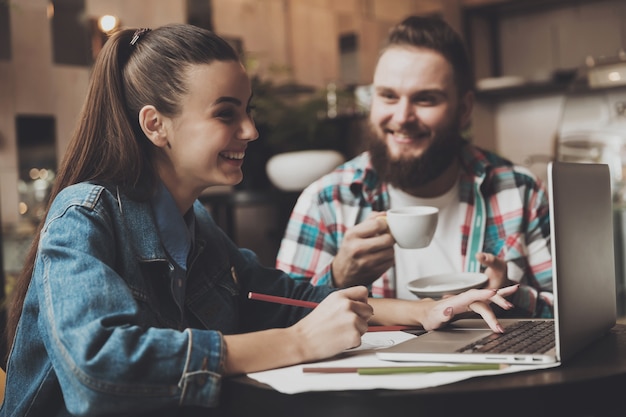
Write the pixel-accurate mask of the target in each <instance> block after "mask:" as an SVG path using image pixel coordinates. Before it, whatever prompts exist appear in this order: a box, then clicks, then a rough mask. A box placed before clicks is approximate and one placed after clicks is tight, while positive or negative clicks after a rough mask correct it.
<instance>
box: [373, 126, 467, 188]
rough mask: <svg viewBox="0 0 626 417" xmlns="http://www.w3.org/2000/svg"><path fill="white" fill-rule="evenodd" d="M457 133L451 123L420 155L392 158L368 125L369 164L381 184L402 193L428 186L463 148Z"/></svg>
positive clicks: (374, 130)
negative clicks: (370, 162)
mask: <svg viewBox="0 0 626 417" xmlns="http://www.w3.org/2000/svg"><path fill="white" fill-rule="evenodd" d="M459 132H460V130H459V124H458V123H456V122H455V123H452V124H450V125H448V126H447V127H446V128H444V129H441V130H439V131H437V132H435V138H434V141H433V142H432V144H431V145H430V146H429V147H428V149H426V151H424V153H423V154H422V155H421V156H419V157H415V158H412V157H403V156H400V157H398V158H394V157H392V156H391V154H390V153H389V149H388V148H387V143H386V141H385V139H384V138H383V137H381V136H380V134H379V133H378V131H377V130H376V129H375V128H374V126H371V125H370V138H369V152H370V157H371V161H372V165H373V167H374V169H375V170H376V172H377V173H378V176H379V177H380V179H381V181H383V182H387V183H389V184H391V185H392V186H394V187H396V188H399V189H401V190H411V189H413V188H415V187H419V186H422V185H424V184H428V183H429V182H431V181H432V180H434V179H435V178H437V177H438V176H440V175H441V174H442V173H443V172H444V171H445V170H446V168H448V167H449V166H450V164H451V163H452V161H454V159H455V158H457V157H458V156H459V153H460V149H461V147H462V146H463V140H462V138H461V135H460V133H459Z"/></svg>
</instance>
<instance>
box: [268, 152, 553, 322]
mask: <svg viewBox="0 0 626 417" xmlns="http://www.w3.org/2000/svg"><path fill="white" fill-rule="evenodd" d="M461 160H462V172H461V176H460V191H459V192H460V203H461V206H462V207H461V209H462V210H463V211H464V212H465V213H466V215H465V217H464V219H465V220H464V222H463V224H462V225H461V230H460V232H461V235H462V238H461V247H460V248H458V250H460V252H461V257H462V264H463V269H464V271H468V272H477V271H480V270H481V265H480V264H479V263H478V262H477V261H476V260H475V258H474V254H475V253H477V252H479V251H483V252H488V253H492V254H495V255H497V256H499V257H501V258H503V259H505V260H506V261H507V266H508V277H509V279H511V280H513V281H516V282H519V283H520V284H521V286H520V289H519V290H518V291H517V292H516V294H515V295H514V296H513V299H512V302H513V303H514V304H515V305H516V307H517V308H518V309H522V310H524V311H525V312H526V313H527V314H528V315H530V316H534V317H552V316H553V295H552V261H551V259H552V258H551V254H550V212H549V208H548V195H547V191H546V189H545V186H544V185H543V184H542V182H541V181H540V180H539V179H537V178H536V177H535V176H533V175H532V174H531V173H530V172H529V171H528V170H527V169H525V168H522V167H519V166H515V165H513V164H512V163H511V162H510V161H507V160H505V159H503V158H501V157H499V156H497V155H495V154H493V153H491V152H487V151H485V150H482V149H479V148H477V147H475V146H473V145H471V144H467V146H465V147H464V149H463V152H462V157H461ZM388 208H389V193H388V190H387V185H386V184H385V183H382V182H380V181H379V179H378V176H377V174H376V172H375V171H374V170H373V168H372V166H371V163H370V158H369V154H368V153H367V152H365V153H363V154H361V155H359V156H357V157H355V158H354V159H352V160H350V161H348V162H346V163H345V164H343V165H342V166H340V167H338V168H337V169H336V170H335V171H333V172H332V173H330V174H328V175H326V176H324V177H322V178H321V179H319V180H317V181H316V182H314V183H313V184H311V185H310V186H308V187H307V188H306V189H305V190H304V191H303V192H302V194H301V195H300V197H299V198H298V201H297V203H296V205H295V207H294V210H293V212H292V214H291V218H290V220H289V223H288V225H287V229H286V231H285V236H284V237H283V240H282V244H281V247H280V250H279V252H278V257H277V260H276V267H277V268H279V269H282V270H284V271H285V272H287V273H288V274H289V275H290V276H291V277H292V278H294V279H296V280H300V281H305V280H308V281H310V282H311V283H312V284H314V285H331V286H332V285H333V284H332V282H333V281H332V277H331V272H330V265H331V262H332V260H333V257H334V256H335V255H336V254H337V251H338V250H339V246H340V245H341V242H342V240H343V237H344V234H345V232H346V230H347V229H349V228H350V227H352V226H354V225H355V224H357V223H359V222H361V221H363V220H364V219H365V218H366V217H367V216H368V215H369V214H370V213H371V212H372V211H385V210H387V209H388ZM371 292H372V294H373V296H375V297H391V298H393V297H395V296H396V291H395V276H394V268H391V269H389V270H388V271H387V272H385V274H383V276H381V277H380V278H379V279H378V280H376V281H375V282H374V283H373V284H372V286H371Z"/></svg>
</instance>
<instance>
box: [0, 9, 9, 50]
mask: <svg viewBox="0 0 626 417" xmlns="http://www.w3.org/2000/svg"><path fill="white" fill-rule="evenodd" d="M9 23H10V19H9V3H8V1H4V0H0V61H9V60H10V59H11V26H10V25H9Z"/></svg>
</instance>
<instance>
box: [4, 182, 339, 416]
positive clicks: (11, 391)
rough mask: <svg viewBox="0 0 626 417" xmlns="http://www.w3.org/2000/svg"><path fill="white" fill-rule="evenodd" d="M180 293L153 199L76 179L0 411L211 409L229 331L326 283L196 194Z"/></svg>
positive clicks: (282, 314) (38, 276)
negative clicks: (281, 263)
mask: <svg viewBox="0 0 626 417" xmlns="http://www.w3.org/2000/svg"><path fill="white" fill-rule="evenodd" d="M193 210H194V214H195V217H196V222H195V233H194V236H195V240H194V242H193V245H192V246H193V249H192V253H191V256H190V257H189V262H188V268H187V275H186V279H187V283H186V292H185V295H184V300H183V302H177V298H176V297H175V296H174V294H175V291H174V285H175V283H174V282H172V281H173V280H172V277H173V275H174V273H173V271H174V266H173V263H172V262H171V260H170V259H169V258H168V255H167V253H166V252H165V250H164V247H163V243H162V241H161V239H160V238H159V233H158V231H157V226H156V224H155V220H154V214H153V209H152V207H151V204H150V203H149V202H138V201H134V200H132V199H130V198H128V197H126V196H125V195H123V194H121V193H120V192H118V191H117V189H116V188H115V187H111V188H108V187H104V186H102V185H96V184H90V183H81V184H76V185H73V186H70V187H68V188H66V189H64V190H63V191H62V192H61V193H59V195H58V196H57V197H56V198H55V200H54V202H53V204H52V206H51V208H50V211H49V213H48V216H47V218H46V220H45V224H44V227H43V229H42V232H41V239H40V243H39V249H38V253H37V257H36V261H35V267H34V272H33V276H32V281H31V283H30V287H29V289H28V292H27V295H26V300H25V302H24V308H23V311H22V316H21V319H20V322H19V325H18V328H17V333H16V336H15V339H14V343H13V348H12V349H11V352H10V356H9V361H8V366H7V386H6V394H5V401H4V404H3V406H2V409H0V417H5V416H7V417H8V416H11V417H15V416H31V417H35V416H46V417H50V416H69V415H80V416H86V415H124V416H142V415H146V416H147V415H150V416H166V415H171V416H183V415H200V414H202V415H205V416H206V415H209V414H207V413H208V411H209V410H207V409H206V408H205V407H215V406H217V405H218V403H219V396H220V387H221V374H222V372H223V366H224V360H225V355H226V354H227V352H226V345H225V344H224V340H223V335H224V334H234V333H241V332H248V331H254V330H261V329H266V328H272V327H286V326H288V325H291V324H293V323H295V322H296V321H297V320H299V319H300V318H302V317H303V315H305V314H306V313H307V310H306V309H303V308H297V307H288V306H280V305H275V304H271V303H264V302H259V301H251V300H248V299H247V294H248V292H249V291H255V292H262V293H269V294H276V295H283V296H288V297H294V298H300V299H305V300H311V301H320V300H322V299H323V298H324V297H325V296H326V295H327V294H328V293H329V292H330V291H331V290H329V289H328V288H327V287H313V286H310V285H308V284H306V285H299V284H296V283H295V281H294V280H292V279H290V278H289V277H288V276H287V275H285V274H284V273H283V272H281V271H278V270H275V269H272V268H265V267H263V266H262V265H261V264H260V263H258V262H257V260H256V256H255V255H254V254H253V253H252V252H250V251H248V250H245V249H238V248H237V247H236V246H235V244H234V243H233V242H232V241H231V240H230V239H229V238H228V237H227V236H226V235H225V234H224V233H223V232H222V231H221V230H220V229H219V228H218V227H217V225H216V224H215V223H214V221H213V220H212V219H211V217H210V215H209V214H208V212H207V211H206V209H205V208H204V207H203V206H202V204H201V203H200V202H196V203H195V204H194V207H193Z"/></svg>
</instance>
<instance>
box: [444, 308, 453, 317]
mask: <svg viewBox="0 0 626 417" xmlns="http://www.w3.org/2000/svg"><path fill="white" fill-rule="evenodd" d="M443 314H445V315H446V316H451V315H452V307H448V308H446V309H445V310H443Z"/></svg>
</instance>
